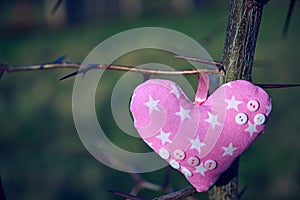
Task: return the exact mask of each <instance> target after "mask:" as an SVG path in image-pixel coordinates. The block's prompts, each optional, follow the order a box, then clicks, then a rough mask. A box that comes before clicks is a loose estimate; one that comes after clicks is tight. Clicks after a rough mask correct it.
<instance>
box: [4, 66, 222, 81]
mask: <svg viewBox="0 0 300 200" xmlns="http://www.w3.org/2000/svg"><path fill="white" fill-rule="evenodd" d="M63 68H68V69H78V70H77V71H75V72H73V73H71V74H69V75H67V76H65V77H63V78H61V80H62V79H66V78H69V77H71V76H74V75H76V74H80V73H85V72H87V71H89V70H91V69H109V70H118V71H131V72H136V73H141V74H150V75H151V74H152V75H193V74H199V73H201V74H219V73H220V71H219V69H218V68H216V69H198V68H193V69H188V70H177V71H172V70H154V69H141V68H135V67H133V66H126V65H117V64H110V65H107V64H80V63H72V62H61V63H45V64H36V65H20V66H9V65H6V64H2V63H0V78H1V76H2V75H3V74H4V73H12V72H19V71H35V70H44V69H63Z"/></svg>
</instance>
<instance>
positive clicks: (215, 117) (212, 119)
mask: <svg viewBox="0 0 300 200" xmlns="http://www.w3.org/2000/svg"><path fill="white" fill-rule="evenodd" d="M218 116H219V115H212V114H211V113H210V112H208V118H207V119H206V120H205V121H206V122H208V123H210V124H211V126H212V128H213V129H215V127H216V126H217V125H218V126H221V124H220V122H218Z"/></svg>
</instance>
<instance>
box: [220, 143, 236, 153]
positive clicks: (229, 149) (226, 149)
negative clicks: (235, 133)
mask: <svg viewBox="0 0 300 200" xmlns="http://www.w3.org/2000/svg"><path fill="white" fill-rule="evenodd" d="M222 149H223V150H224V153H223V156H226V155H230V156H233V152H234V151H235V150H237V149H238V148H237V147H233V146H232V143H230V144H229V146H228V147H222Z"/></svg>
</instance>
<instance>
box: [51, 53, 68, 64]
mask: <svg viewBox="0 0 300 200" xmlns="http://www.w3.org/2000/svg"><path fill="white" fill-rule="evenodd" d="M66 57H67V56H66V54H64V55H62V56H60V57H58V58H57V59H56V60H54V62H53V63H61V62H62V61H63V60H64V59H65V58H66Z"/></svg>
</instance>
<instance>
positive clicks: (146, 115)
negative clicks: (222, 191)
mask: <svg viewBox="0 0 300 200" xmlns="http://www.w3.org/2000/svg"><path fill="white" fill-rule="evenodd" d="M208 83H209V81H208V76H207V75H200V76H199V85H198V90H197V93H196V97H195V102H191V101H190V100H189V99H188V98H187V97H186V95H185V94H184V93H183V91H182V90H181V89H180V87H179V86H178V85H177V84H176V83H174V82H172V81H169V80H159V79H152V80H149V81H146V82H145V83H143V84H141V85H139V86H138V87H137V88H136V89H135V91H134V93H133V96H132V101H131V105H130V110H131V112H132V115H133V118H134V125H135V127H136V129H137V131H138V133H139V134H140V136H141V137H142V139H143V140H144V141H145V142H146V143H147V144H148V145H149V146H150V147H151V148H152V149H153V150H154V151H155V152H156V153H157V154H158V155H160V156H161V157H162V158H163V159H165V160H166V161H167V162H169V164H170V165H171V166H172V167H173V168H175V169H177V170H179V171H180V172H181V173H183V174H184V175H185V177H186V178H187V180H188V181H189V182H190V183H191V184H192V185H193V186H194V187H195V188H196V189H197V191H198V192H202V191H206V190H208V189H209V187H210V186H211V185H213V184H214V183H215V182H216V180H217V179H218V177H219V176H220V175H221V173H222V172H224V171H225V170H226V169H227V168H228V167H229V166H230V165H231V164H232V162H233V161H234V159H235V158H236V157H238V156H239V155H240V154H241V153H242V152H243V151H245V150H246V149H247V147H248V146H249V145H250V144H251V143H252V142H253V141H254V140H255V139H256V138H257V136H258V135H259V134H261V133H262V131H263V130H264V128H265V124H266V122H267V119H268V116H269V114H270V112H271V99H270V97H269V96H268V94H267V93H266V92H265V91H264V90H263V89H261V88H260V87H258V86H255V85H253V84H252V83H250V82H248V81H244V80H237V81H232V82H230V83H227V84H225V85H222V86H221V87H220V88H219V89H217V90H216V91H215V92H214V93H213V94H212V95H210V96H209V97H208V98H207V91H208Z"/></svg>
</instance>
